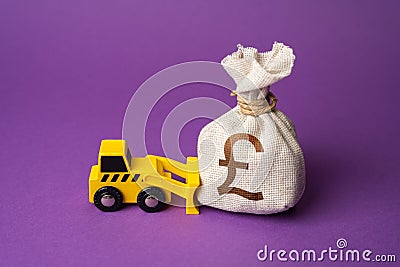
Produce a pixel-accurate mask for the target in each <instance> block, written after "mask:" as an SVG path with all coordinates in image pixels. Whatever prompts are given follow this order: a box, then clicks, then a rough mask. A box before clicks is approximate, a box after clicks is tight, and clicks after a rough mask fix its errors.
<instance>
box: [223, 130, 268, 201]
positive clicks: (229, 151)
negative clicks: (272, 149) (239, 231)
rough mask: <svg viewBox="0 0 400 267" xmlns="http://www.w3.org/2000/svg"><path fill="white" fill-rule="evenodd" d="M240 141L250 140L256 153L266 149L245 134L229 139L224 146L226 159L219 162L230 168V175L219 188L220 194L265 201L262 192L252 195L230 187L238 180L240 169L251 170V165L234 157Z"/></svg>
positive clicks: (252, 137)
mask: <svg viewBox="0 0 400 267" xmlns="http://www.w3.org/2000/svg"><path fill="white" fill-rule="evenodd" d="M239 140H248V141H250V143H251V144H252V145H253V146H254V148H255V149H256V152H264V148H263V146H262V144H261V142H260V141H259V140H258V139H257V137H255V136H253V135H250V134H245V133H238V134H234V135H232V136H231V137H229V138H228V139H227V140H226V142H225V145H224V154H225V159H220V160H219V166H225V167H228V175H227V177H226V180H225V182H224V183H223V184H222V185H221V186H219V187H218V188H217V190H218V193H219V195H223V194H236V195H239V196H242V197H244V198H247V199H249V200H254V201H257V200H262V199H263V195H262V192H257V193H252V192H248V191H246V190H243V189H241V188H237V187H230V185H231V184H232V183H233V181H234V180H235V178H236V169H238V168H239V169H245V170H248V168H249V163H244V162H239V161H235V159H234V157H233V145H234V144H235V143H236V142H237V141H239Z"/></svg>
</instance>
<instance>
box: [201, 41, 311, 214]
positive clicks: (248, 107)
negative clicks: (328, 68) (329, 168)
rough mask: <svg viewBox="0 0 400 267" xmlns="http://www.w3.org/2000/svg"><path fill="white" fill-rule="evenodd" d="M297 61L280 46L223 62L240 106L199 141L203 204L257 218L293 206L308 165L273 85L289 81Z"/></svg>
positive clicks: (210, 126)
mask: <svg viewBox="0 0 400 267" xmlns="http://www.w3.org/2000/svg"><path fill="white" fill-rule="evenodd" d="M294 59H295V56H294V54H293V51H292V49H291V48H290V47H288V46H285V45H284V44H282V43H275V44H274V45H273V48H272V50H271V51H268V52H264V53H258V51H257V49H255V48H252V47H246V48H244V47H242V46H238V51H237V52H234V53H232V54H231V55H228V56H227V57H225V58H224V59H223V60H222V62H221V63H222V65H223V67H224V68H225V70H226V71H227V72H228V74H229V75H230V76H231V77H232V78H233V79H234V80H235V82H236V85H237V88H236V91H234V94H236V95H237V100H238V105H237V106H236V107H235V108H233V109H232V110H230V111H229V112H227V113H225V114H223V115H222V116H221V117H219V118H217V119H215V120H214V121H212V122H211V123H209V124H208V125H206V126H205V127H204V128H203V129H202V130H201V133H200V135H199V138H198V147H197V150H198V156H199V169H200V176H201V183H202V185H201V187H200V188H199V189H198V193H197V199H198V200H199V202H200V203H201V204H203V205H209V206H212V207H215V208H219V209H223V210H227V211H233V212H247V213H256V214H270V213H276V212H281V211H284V210H287V209H289V208H290V207H293V206H294V205H295V204H296V203H297V202H298V200H299V199H300V198H301V196H302V194H303V191H304V187H305V166H304V157H303V153H302V150H301V148H300V146H299V143H298V141H297V137H296V131H295V127H294V124H293V123H292V122H291V121H290V119H289V118H288V117H287V116H286V115H285V114H283V113H282V112H281V111H279V110H278V109H277V108H276V107H275V106H276V103H277V99H276V98H275V96H274V95H273V94H272V93H271V92H270V91H269V89H270V85H272V84H274V83H275V82H277V81H279V80H281V79H282V78H284V77H286V76H288V75H289V74H290V73H291V69H292V67H293V64H294Z"/></svg>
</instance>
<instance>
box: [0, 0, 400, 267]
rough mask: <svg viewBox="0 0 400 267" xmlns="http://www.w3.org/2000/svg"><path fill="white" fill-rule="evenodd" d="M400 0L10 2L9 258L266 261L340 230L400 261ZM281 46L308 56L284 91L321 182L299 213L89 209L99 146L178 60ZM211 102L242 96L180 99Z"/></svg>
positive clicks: (311, 178) (324, 241)
mask: <svg viewBox="0 0 400 267" xmlns="http://www.w3.org/2000/svg"><path fill="white" fill-rule="evenodd" d="M150 2H151V3H150ZM399 8H400V5H399V4H398V1H232V2H230V3H223V2H222V1H198V2H197V3H194V1H174V2H172V1H168V2H167V1H165V2H161V1H160V2H158V3H153V1H147V2H145V1H133V0H132V1H128V0H124V1H104V0H101V1H100V0H97V1H89V0H79V1H75V0H74V1H72V0H70V1H55V0H48V1H42V0H41V1H16V0H2V1H1V2H0V36H1V37H0V88H1V98H0V125H1V152H0V162H1V178H0V179H1V199H2V201H1V205H0V234H1V236H0V266H114V265H115V266H118V265H120V266H142V265H144V264H149V265H150V266H158V265H160V266H194V265H202V266H205V265H211V266H217V265H219V266H221V265H225V266H228V265H230V266H253V265H265V266H267V265H268V266H272V265H274V263H275V264H276V262H264V263H261V262H258V260H257V258H256V253H257V251H258V250H259V249H262V247H263V246H264V245H265V244H267V245H269V246H270V248H272V249H281V248H284V249H286V250H290V249H292V248H296V249H299V250H302V249H307V248H314V249H316V250H322V249H325V248H327V247H328V246H333V247H335V243H336V240H337V239H338V238H341V237H343V238H346V239H347V241H348V243H349V248H357V249H360V250H362V249H365V248H369V249H371V250H372V251H374V253H386V254H396V255H397V258H398V261H399V260H400V259H399V257H400V255H399V243H400V235H399V234H400V230H399V225H400V216H399V207H400V200H399V187H400V177H399V176H400V175H399V173H400V165H399V155H398V151H399V149H400V147H399V145H400V142H399V135H400V127H399V122H400V121H399V108H398V107H399V105H398V102H399V97H400V93H399V83H400V75H399V74H398V70H399V67H398V64H399V52H398V45H399V41H400V40H399V32H398V29H399V27H400V23H399V22H400V20H399ZM274 40H278V41H283V42H285V43H286V44H288V45H290V46H292V47H293V48H294V51H295V54H296V56H297V59H296V64H295V68H294V72H293V75H292V76H291V77H289V78H287V79H286V80H284V81H282V82H280V83H279V84H277V85H276V86H275V87H274V88H273V92H274V93H275V94H276V95H277V96H278V98H279V100H280V101H279V103H278V107H279V108H280V109H281V110H282V111H284V112H285V113H286V114H287V115H288V116H289V117H290V118H291V119H292V120H294V122H295V123H296V125H297V130H298V134H299V138H300V143H301V145H302V147H303V149H304V153H305V157H306V165H307V179H308V180H307V182H308V184H307V189H306V192H305V195H304V198H303V199H302V200H301V202H300V203H299V204H298V206H297V208H296V209H295V210H293V211H291V212H287V213H285V214H279V215H273V216H255V215H246V214H234V213H229V212H224V211H220V210H216V209H212V208H208V207H203V208H202V209H201V215H200V216H186V215H185V214H184V209H182V208H177V207H170V208H168V209H167V210H166V211H164V212H162V213H157V214H146V213H144V212H142V211H141V210H140V209H139V208H138V207H137V206H136V205H130V206H128V207H126V208H125V209H123V210H121V211H120V212H116V213H102V212H100V211H99V210H97V209H96V208H95V207H94V205H92V204H89V203H88V200H87V179H88V174H89V169H90V166H91V165H92V164H95V162H96V157H97V152H98V147H99V144H100V140H101V139H105V138H120V137H121V128H122V121H123V116H124V111H125V108H126V107H127V105H128V103H129V100H130V98H131V97H132V95H133V93H134V91H135V89H136V88H138V87H139V86H140V85H141V83H142V82H144V81H145V80H146V79H147V78H149V77H150V76H151V75H152V74H154V73H156V72H157V71H160V70H162V69H164V68H166V67H168V66H171V65H174V64H177V63H182V62H186V61H192V60H210V61H217V62H219V61H220V60H221V59H222V58H223V57H224V56H225V55H226V54H228V53H230V52H232V51H234V50H235V49H236V44H237V43H239V42H240V43H242V44H243V45H246V46H247V45H253V46H255V47H258V48H260V49H261V50H265V49H270V48H271V45H272V43H273V41H274ZM216 89H218V90H216ZM197 96H208V97H215V98H218V99H221V100H223V101H224V102H226V103H228V104H229V105H231V106H233V105H234V104H235V100H234V99H233V98H231V97H229V95H228V94H227V91H226V90H219V88H218V87H213V86H207V85H188V86H183V87H180V88H178V89H177V91H173V92H171V94H170V95H169V97H170V99H171V101H172V100H173V101H175V103H179V101H184V100H185V99H189V98H192V97H197ZM163 101H164V103H167V102H169V101H167V100H163ZM169 103H171V102H169ZM172 106H173V105H170V106H168V105H167V104H166V105H164V106H161V107H158V109H159V112H164V113H161V114H164V115H162V116H159V117H158V116H152V117H151V118H150V119H151V120H152V121H149V124H150V125H161V122H162V121H161V118H163V117H164V118H165V114H167V113H168V111H169V109H170V108H172ZM205 123H206V121H205V120H197V121H194V122H192V123H191V124H190V125H188V126H191V127H188V126H187V127H185V128H184V130H183V132H182V134H181V137H180V138H181V145H182V150H183V152H184V153H185V154H187V155H189V154H194V153H195V152H196V140H197V134H198V132H199V130H200V129H201V127H202V126H203V125H204V124H205ZM154 129H155V130H157V129H158V130H159V128H157V127H156V126H154ZM152 138H153V139H154V145H153V146H152V147H151V152H152V153H159V154H160V153H162V151H161V142H160V140H159V139H160V137H159V133H158V134H157V133H154V132H153V133H152ZM171 138H176V137H171ZM153 139H152V140H153ZM328 263H329V262H325V264H328ZM330 264H333V263H330ZM338 264H339V263H336V264H333V265H338ZM278 265H293V266H301V265H303V266H309V265H310V264H309V263H303V264H297V263H282V264H278ZM321 265H323V264H321ZM348 265H349V266H350V265H351V264H348ZM384 265H385V264H379V266H384ZM388 265H389V266H395V265H396V264H395V263H392V264H388Z"/></svg>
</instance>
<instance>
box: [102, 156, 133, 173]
mask: <svg viewBox="0 0 400 267" xmlns="http://www.w3.org/2000/svg"><path fill="white" fill-rule="evenodd" d="M127 171H128V169H127V168H126V166H125V162H124V158H123V157H122V156H102V157H101V172H127Z"/></svg>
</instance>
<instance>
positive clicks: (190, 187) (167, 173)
mask: <svg viewBox="0 0 400 267" xmlns="http://www.w3.org/2000/svg"><path fill="white" fill-rule="evenodd" d="M148 158H149V159H150V161H151V163H152V165H153V166H154V167H155V168H156V169H157V172H158V173H159V174H160V175H161V176H152V175H151V176H150V175H148V176H146V177H144V179H143V181H144V182H145V183H146V184H148V185H152V186H157V187H160V188H162V189H165V190H168V191H170V192H172V193H174V194H176V195H178V196H180V197H183V198H185V199H186V214H199V208H198V206H196V203H195V200H194V196H195V192H196V189H197V188H198V187H199V186H200V175H199V167H198V160H197V157H188V158H187V162H186V164H184V163H181V162H178V161H175V160H171V159H168V158H165V157H160V156H153V155H149V156H148ZM171 173H173V174H176V175H178V176H180V177H182V178H184V179H185V180H186V183H182V182H180V181H177V180H175V179H173V178H172V177H171Z"/></svg>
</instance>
